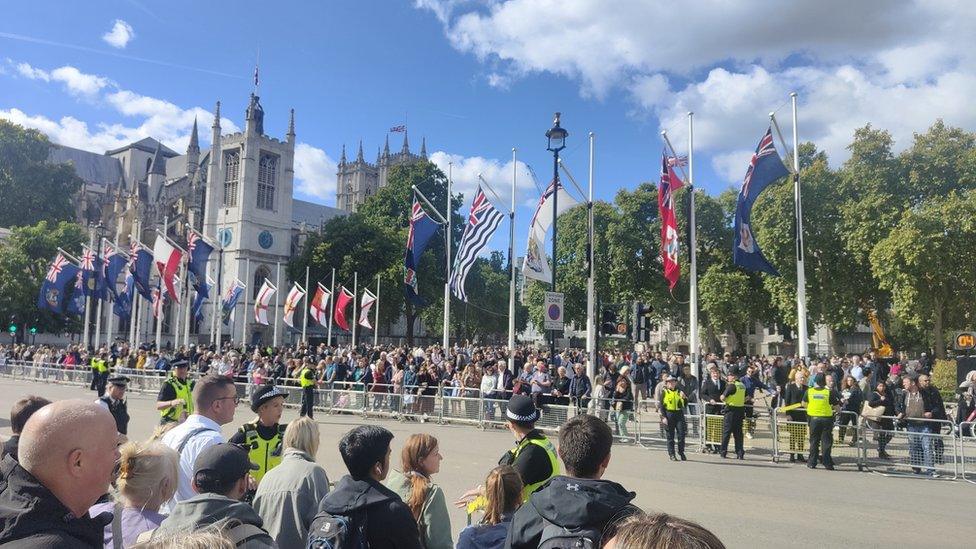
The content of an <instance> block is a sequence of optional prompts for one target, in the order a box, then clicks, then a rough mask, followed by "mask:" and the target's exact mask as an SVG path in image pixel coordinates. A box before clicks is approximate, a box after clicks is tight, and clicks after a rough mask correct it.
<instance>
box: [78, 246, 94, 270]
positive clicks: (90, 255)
mask: <svg viewBox="0 0 976 549" xmlns="http://www.w3.org/2000/svg"><path fill="white" fill-rule="evenodd" d="M83 249H84V253H83V254H81V263H80V264H79V265H78V266H79V267H81V269H82V270H83V271H94V270H95V252H94V251H93V250H92V249H91V248H89V247H87V246H85V247H84V248H83Z"/></svg>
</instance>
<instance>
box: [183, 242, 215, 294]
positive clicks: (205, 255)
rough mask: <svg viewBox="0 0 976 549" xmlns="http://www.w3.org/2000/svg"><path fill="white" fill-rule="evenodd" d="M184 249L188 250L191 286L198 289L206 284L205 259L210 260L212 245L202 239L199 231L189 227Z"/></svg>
mask: <svg viewBox="0 0 976 549" xmlns="http://www.w3.org/2000/svg"><path fill="white" fill-rule="evenodd" d="M186 251H187V252H189V259H188V260H187V267H188V270H189V272H190V274H191V275H192V277H193V287H194V288H196V289H197V290H198V291H199V290H200V288H201V287H203V286H206V284H205V281H206V280H207V261H209V260H210V254H211V253H212V252H213V251H214V247H213V246H211V245H210V243H208V242H207V241H206V240H204V238H203V237H202V236H200V233H198V232H196V231H194V230H193V229H190V230H188V231H187V235H186Z"/></svg>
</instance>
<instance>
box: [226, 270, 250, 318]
mask: <svg viewBox="0 0 976 549" xmlns="http://www.w3.org/2000/svg"><path fill="white" fill-rule="evenodd" d="M246 287H247V286H245V285H244V283H243V282H241V281H240V280H238V279H234V282H232V283H231V285H230V287H229V288H227V293H225V294H224V301H223V315H222V316H223V322H224V326H227V325H228V323H229V322H230V315H231V314H233V312H234V307H236V306H237V301H238V300H239V299H240V298H241V294H243V293H244V289H245V288H246Z"/></svg>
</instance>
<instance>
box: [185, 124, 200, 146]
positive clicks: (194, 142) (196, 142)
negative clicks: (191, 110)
mask: <svg viewBox="0 0 976 549" xmlns="http://www.w3.org/2000/svg"><path fill="white" fill-rule="evenodd" d="M193 152H197V153H199V152H200V139H199V138H198V137H197V117H195V116H194V117H193V131H192V132H190V144H189V146H187V148H186V154H190V153H193Z"/></svg>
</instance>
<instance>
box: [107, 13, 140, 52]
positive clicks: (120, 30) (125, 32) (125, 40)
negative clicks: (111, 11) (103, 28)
mask: <svg viewBox="0 0 976 549" xmlns="http://www.w3.org/2000/svg"><path fill="white" fill-rule="evenodd" d="M135 37H136V33H135V31H133V30H132V25H130V24H128V23H126V22H125V21H123V20H121V19H116V20H115V23H113V24H112V29H111V30H109V31H108V32H106V33H105V34H103V35H102V40H104V41H105V43H106V44H108V45H109V46H112V47H113V48H118V49H123V48H125V47H126V46H127V45H128V44H129V41H130V40H132V39H133V38H135Z"/></svg>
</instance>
